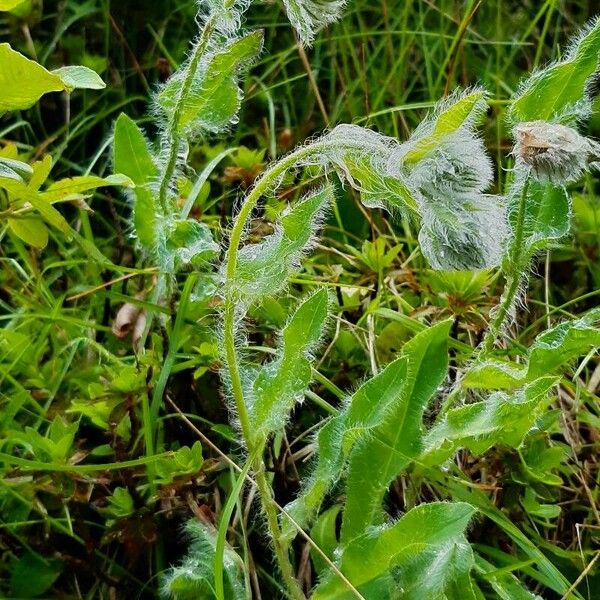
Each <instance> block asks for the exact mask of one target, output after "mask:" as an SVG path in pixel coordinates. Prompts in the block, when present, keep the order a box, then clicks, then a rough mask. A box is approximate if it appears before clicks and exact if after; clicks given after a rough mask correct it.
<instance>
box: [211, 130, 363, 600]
mask: <svg viewBox="0 0 600 600" xmlns="http://www.w3.org/2000/svg"><path fill="white" fill-rule="evenodd" d="M364 146H365V144H364V143H358V142H340V141H328V140H325V141H322V142H315V143H314V144H311V145H309V146H304V147H302V148H299V149H298V150H296V151H294V152H292V153H291V154H289V155H288V156H286V157H284V158H283V159H282V160H280V161H279V162H278V163H276V164H274V165H273V166H272V167H271V168H270V169H269V170H268V171H266V172H265V173H264V174H263V176H262V177H261V178H260V179H259V180H258V182H257V183H256V184H255V186H254V187H253V188H252V190H251V191H250V193H249V194H248V196H246V199H245V200H244V203H243V204H242V207H241V209H240V211H239V213H238V215H237V216H236V219H235V222H234V224H233V227H232V229H231V235H230V238H229V248H228V250H227V256H226V259H225V260H226V271H225V287H224V308H223V328H224V335H223V337H224V346H225V360H226V363H227V368H228V371H229V378H230V382H231V390H232V393H233V398H234V401H235V406H236V410H237V415H238V418H239V421H240V427H241V430H242V435H243V437H244V441H245V443H246V447H247V449H248V452H249V453H250V454H254V453H255V452H256V449H257V448H260V446H262V445H264V440H257V439H256V436H255V434H254V432H253V430H252V425H251V423H250V415H249V412H248V408H247V406H246V402H245V399H244V390H243V387H242V379H241V373H240V366H239V361H238V356H237V348H236V344H235V328H236V322H237V310H236V309H237V298H236V292H235V272H236V267H237V257H238V251H239V245H240V242H241V239H242V234H243V232H244V229H245V226H246V222H247V221H248V219H249V218H250V215H251V213H252V210H253V209H254V207H255V206H256V204H257V203H258V201H259V200H260V198H261V197H262V196H263V195H264V194H265V193H266V192H268V191H269V189H271V187H273V186H274V185H275V184H276V182H277V181H278V179H279V177H280V176H281V175H283V174H284V173H285V172H286V171H287V170H288V169H290V168H291V167H293V166H294V165H295V164H296V163H298V162H300V161H302V160H303V159H306V158H308V157H309V156H311V155H314V154H318V153H319V152H322V151H324V150H327V149H333V148H347V149H357V148H362V149H364ZM253 470H254V472H255V477H256V482H257V484H258V491H259V496H260V501H261V504H262V508H263V511H264V513H265V515H266V517H267V523H268V526H269V530H270V533H271V537H272V539H273V545H274V548H275V554H276V557H277V561H278V563H279V568H280V570H281V574H282V576H283V579H284V582H285V585H286V586H287V589H288V594H289V596H290V597H291V598H294V599H300V598H304V594H303V593H302V590H301V589H300V586H299V585H298V582H297V581H296V579H295V577H294V570H293V567H292V564H291V562H290V557H289V552H288V546H287V543H286V542H284V541H283V537H282V535H281V529H280V527H279V522H278V518H277V508H276V505H275V503H274V499H273V495H272V493H271V488H270V486H269V484H268V482H267V479H266V477H265V467H264V461H263V459H262V452H258V453H257V459H256V461H255V464H254V465H253Z"/></svg>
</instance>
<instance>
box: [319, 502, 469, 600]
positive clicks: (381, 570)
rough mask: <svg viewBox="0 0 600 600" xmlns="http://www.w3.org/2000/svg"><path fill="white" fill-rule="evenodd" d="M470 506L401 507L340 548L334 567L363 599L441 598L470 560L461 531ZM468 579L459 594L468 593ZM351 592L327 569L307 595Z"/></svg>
mask: <svg viewBox="0 0 600 600" xmlns="http://www.w3.org/2000/svg"><path fill="white" fill-rule="evenodd" d="M474 513H475V509H474V508H473V507H472V506H470V505H469V504H465V503H462V502H457V503H446V502H432V503H430V504H422V505H420V506H417V507H416V508H413V509H412V510H410V511H409V512H407V513H406V514H405V515H404V516H403V517H402V518H401V519H400V520H399V521H397V522H396V523H395V524H394V525H391V526H388V527H378V528H373V529H372V530H371V531H369V532H367V533H365V534H363V535H361V536H360V537H357V538H354V539H353V540H352V541H351V542H350V543H349V544H348V545H346V546H345V547H343V548H342V549H341V552H340V561H339V567H340V570H341V572H342V573H343V574H344V575H345V576H346V577H347V578H348V580H349V581H350V582H351V583H352V585H354V586H355V587H356V588H357V589H358V591H359V592H360V593H361V594H362V596H363V597H364V598H365V599H366V600H381V599H382V598H392V597H394V595H393V592H392V590H402V596H401V597H402V598H403V599H404V598H406V599H407V600H421V599H424V598H444V597H445V596H444V593H445V590H446V588H447V586H448V585H451V584H452V582H453V581H455V580H457V579H459V580H460V581H462V582H463V583H466V582H467V581H468V574H469V571H470V570H471V567H472V564H473V556H472V552H471V548H470V546H469V544H468V542H467V540H466V539H465V536H464V532H465V529H466V528H467V526H468V525H469V522H470V521H471V519H472V517H473V515H474ZM469 587H470V586H469V585H468V584H467V585H466V586H465V588H464V595H463V596H462V597H463V598H466V599H468V598H474V597H475V596H474V595H473V594H472V593H470V592H471V591H472V590H469ZM355 597H356V596H355V595H354V594H353V592H351V591H350V590H349V589H348V588H347V586H346V585H345V583H344V582H343V581H342V580H341V579H340V578H339V577H336V576H335V573H331V574H330V575H329V577H328V578H327V579H326V580H325V581H323V583H321V584H320V585H319V586H317V588H316V589H315V592H314V594H313V596H312V598H313V600H346V599H348V600H350V599H351V598H355Z"/></svg>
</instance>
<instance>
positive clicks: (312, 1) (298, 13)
mask: <svg viewBox="0 0 600 600" xmlns="http://www.w3.org/2000/svg"><path fill="white" fill-rule="evenodd" d="M283 3H284V5H285V11H286V13H287V16H288V19H289V20H290V23H291V24H292V26H293V27H294V28H295V29H296V31H297V32H298V37H299V38H300V41H301V42H302V43H303V44H305V45H310V44H311V43H312V41H313V39H314V37H315V33H316V32H317V30H318V29H320V28H321V27H325V26H326V25H328V24H329V23H333V22H335V21H337V20H338V19H339V17H340V14H341V12H342V9H343V8H344V6H345V5H346V0H284V2H283Z"/></svg>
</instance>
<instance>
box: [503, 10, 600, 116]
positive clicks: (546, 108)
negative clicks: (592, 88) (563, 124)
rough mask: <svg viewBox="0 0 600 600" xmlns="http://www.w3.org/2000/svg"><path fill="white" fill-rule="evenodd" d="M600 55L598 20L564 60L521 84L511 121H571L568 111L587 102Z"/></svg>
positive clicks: (572, 47) (513, 104)
mask: <svg viewBox="0 0 600 600" xmlns="http://www.w3.org/2000/svg"><path fill="white" fill-rule="evenodd" d="M599 55H600V19H595V20H593V21H592V22H591V23H590V24H589V25H588V26H587V27H586V28H585V29H584V30H583V31H582V32H581V33H580V34H579V35H578V36H577V38H576V39H575V40H574V41H573V42H572V43H571V46H570V48H569V49H568V50H567V52H566V53H565V56H564V58H563V59H562V60H561V61H559V62H557V63H554V64H552V65H550V66H549V67H546V68H545V69H542V70H540V71H537V72H536V73H534V74H533V75H531V76H530V77H529V78H527V79H526V80H525V81H524V82H523V83H522V84H521V86H520V87H519V90H518V91H517V93H516V95H515V97H514V100H513V103H512V105H511V106H510V109H509V111H508V116H509V118H510V119H511V121H513V122H514V123H518V122H521V121H535V120H541V121H561V120H565V119H566V120H568V121H572V115H569V111H570V109H573V108H575V105H576V104H577V103H579V102H581V101H582V100H584V99H586V97H587V95H588V84H589V82H590V79H591V78H592V77H593V76H594V75H595V74H596V72H597V70H598V59H599Z"/></svg>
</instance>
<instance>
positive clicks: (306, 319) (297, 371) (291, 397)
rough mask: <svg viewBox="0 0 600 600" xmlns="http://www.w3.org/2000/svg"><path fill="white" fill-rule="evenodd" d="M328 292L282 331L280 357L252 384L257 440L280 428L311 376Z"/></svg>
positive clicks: (252, 415) (307, 303)
mask: <svg viewBox="0 0 600 600" xmlns="http://www.w3.org/2000/svg"><path fill="white" fill-rule="evenodd" d="M327 304H328V300H327V291H326V290H324V289H322V290H319V291H318V292H316V293H315V294H313V295H312V296H310V297H309V298H308V299H307V300H304V302H302V304H300V306H299V307H298V308H297V309H296V311H295V312H294V314H293V315H292V317H291V318H290V320H289V321H288V323H287V325H286V326H285V328H284V329H283V334H282V338H283V340H282V341H283V343H282V347H281V349H280V350H279V352H278V356H277V358H275V359H274V360H272V361H270V362H268V363H267V364H265V365H263V366H262V367H261V369H260V370H259V372H258V375H257V376H256V379H255V380H254V382H253V386H252V392H251V398H252V404H251V410H250V421H251V424H252V430H253V432H255V434H256V436H257V439H264V438H265V437H266V435H268V434H269V433H271V432H273V431H276V430H278V429H281V428H282V427H283V426H284V425H285V420H286V418H287V416H288V414H289V412H290V410H291V409H292V408H293V406H294V404H295V403H296V402H297V401H298V400H300V399H301V398H302V396H303V393H304V391H305V389H306V388H307V386H308V384H309V383H310V380H311V377H312V369H311V363H310V360H309V353H310V352H311V350H312V349H313V348H314V347H315V345H316V344H317V343H318V342H319V340H320V338H321V335H322V334H323V327H324V325H325V321H326V319H327Z"/></svg>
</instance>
